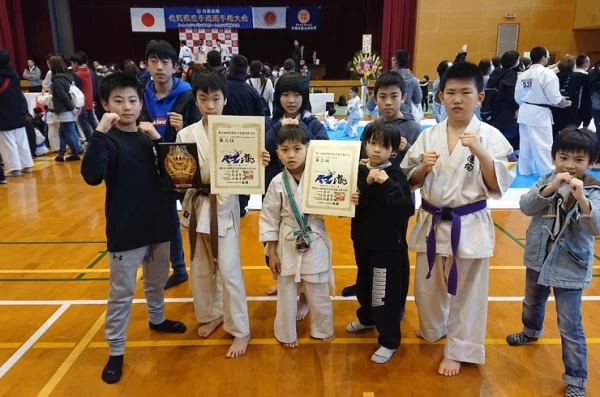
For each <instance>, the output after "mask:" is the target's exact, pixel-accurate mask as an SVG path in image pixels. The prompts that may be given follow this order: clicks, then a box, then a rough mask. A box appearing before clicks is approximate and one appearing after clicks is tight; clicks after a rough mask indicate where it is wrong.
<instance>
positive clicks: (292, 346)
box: [283, 340, 300, 349]
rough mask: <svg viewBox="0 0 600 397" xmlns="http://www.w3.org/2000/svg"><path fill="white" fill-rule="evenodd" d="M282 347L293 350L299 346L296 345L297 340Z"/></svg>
mask: <svg viewBox="0 0 600 397" xmlns="http://www.w3.org/2000/svg"><path fill="white" fill-rule="evenodd" d="M283 345H284V346H285V347H291V348H292V349H293V348H295V347H298V346H300V344H299V343H298V341H297V340H295V341H294V342H292V343H284V344H283Z"/></svg>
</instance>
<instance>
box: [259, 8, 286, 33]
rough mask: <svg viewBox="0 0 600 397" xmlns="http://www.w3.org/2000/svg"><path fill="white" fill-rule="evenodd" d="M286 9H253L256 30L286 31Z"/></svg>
mask: <svg viewBox="0 0 600 397" xmlns="http://www.w3.org/2000/svg"><path fill="white" fill-rule="evenodd" d="M285 13H286V9H285V7H252V24H253V25H254V29H285Z"/></svg>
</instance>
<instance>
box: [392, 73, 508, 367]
mask: <svg viewBox="0 0 600 397" xmlns="http://www.w3.org/2000/svg"><path fill="white" fill-rule="evenodd" d="M482 89H483V76H482V74H481V72H480V71H479V69H478V68H477V66H476V65H473V64H472V63H466V62H461V63H457V64H455V65H453V66H451V67H450V68H448V70H447V71H446V73H445V74H444V77H443V78H442V81H441V83H440V90H439V91H440V101H441V102H442V104H443V105H444V107H445V109H446V111H447V112H448V118H447V119H446V120H444V121H443V122H442V123H440V124H437V125H436V126H434V127H432V128H430V129H428V130H426V131H424V132H423V133H422V134H421V135H420V136H419V138H418V139H417V141H416V142H415V144H414V145H413V146H412V147H411V148H410V150H409V151H408V153H407V154H406V156H405V158H404V160H403V161H402V165H401V167H402V170H403V171H404V172H405V173H406V175H407V178H408V181H409V183H410V184H411V185H412V186H413V187H414V188H419V187H420V188H421V196H422V197H423V201H422V205H421V209H420V210H419V213H418V217H417V222H416V224H415V226H414V228H413V230H412V233H411V235H410V239H409V243H408V244H409V248H410V249H411V250H413V251H416V252H417V264H416V271H415V302H416V304H417V309H418V311H419V324H420V329H419V331H418V332H417V336H419V337H422V338H423V339H425V340H426V341H428V342H435V341H437V340H439V339H441V338H443V337H444V336H447V341H446V347H445V349H444V358H443V360H442V363H441V364H440V366H439V369H438V373H439V374H440V375H445V376H454V375H457V374H458V373H459V371H460V366H461V363H463V362H466V363H475V364H483V363H484V362H485V349H484V340H485V332H486V322H487V307H488V284H489V268H488V265H489V258H490V257H491V256H492V255H493V252H494V223H493V221H492V216H491V212H490V210H489V208H488V207H487V200H488V199H490V198H494V199H499V198H500V197H502V195H503V194H504V193H505V192H506V190H507V189H508V187H509V186H510V184H511V182H512V181H513V179H514V178H515V166H516V163H515V162H516V158H515V156H514V153H513V150H512V147H511V146H510V144H509V143H508V141H507V140H506V138H504V136H503V135H502V134H501V133H500V131H498V130H497V129H495V128H493V127H492V126H490V125H488V124H485V123H482V122H481V121H479V120H478V119H477V117H475V116H474V115H473V112H474V110H475V108H476V107H477V106H478V105H480V104H481V102H482V101H483V99H484V96H485V94H484V93H483V92H482Z"/></svg>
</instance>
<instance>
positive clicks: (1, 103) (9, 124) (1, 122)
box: [0, 66, 29, 131]
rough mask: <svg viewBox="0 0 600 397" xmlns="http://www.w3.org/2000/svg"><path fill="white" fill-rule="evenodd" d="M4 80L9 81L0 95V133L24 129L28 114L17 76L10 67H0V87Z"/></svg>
mask: <svg viewBox="0 0 600 397" xmlns="http://www.w3.org/2000/svg"><path fill="white" fill-rule="evenodd" d="M6 80H9V83H8V85H7V87H6V89H5V90H4V91H3V92H2V94H0V131H11V130H16V129H17V128H22V127H25V120H26V117H27V115H28V114H29V110H28V108H27V101H26V100H25V97H24V96H23V93H22V92H21V83H20V79H19V76H18V75H17V74H16V73H15V71H14V70H13V69H12V68H11V67H10V66H5V67H0V87H2V85H3V84H4V82H5V81H6Z"/></svg>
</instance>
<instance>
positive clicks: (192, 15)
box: [165, 7, 252, 29]
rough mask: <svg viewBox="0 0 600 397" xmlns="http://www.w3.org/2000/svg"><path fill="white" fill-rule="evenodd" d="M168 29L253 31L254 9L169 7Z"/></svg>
mask: <svg viewBox="0 0 600 397" xmlns="http://www.w3.org/2000/svg"><path fill="white" fill-rule="evenodd" d="M165 24H166V28H167V29H186V28H210V29H214V28H229V29H252V7H198V8H191V7H167V8H165Z"/></svg>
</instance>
